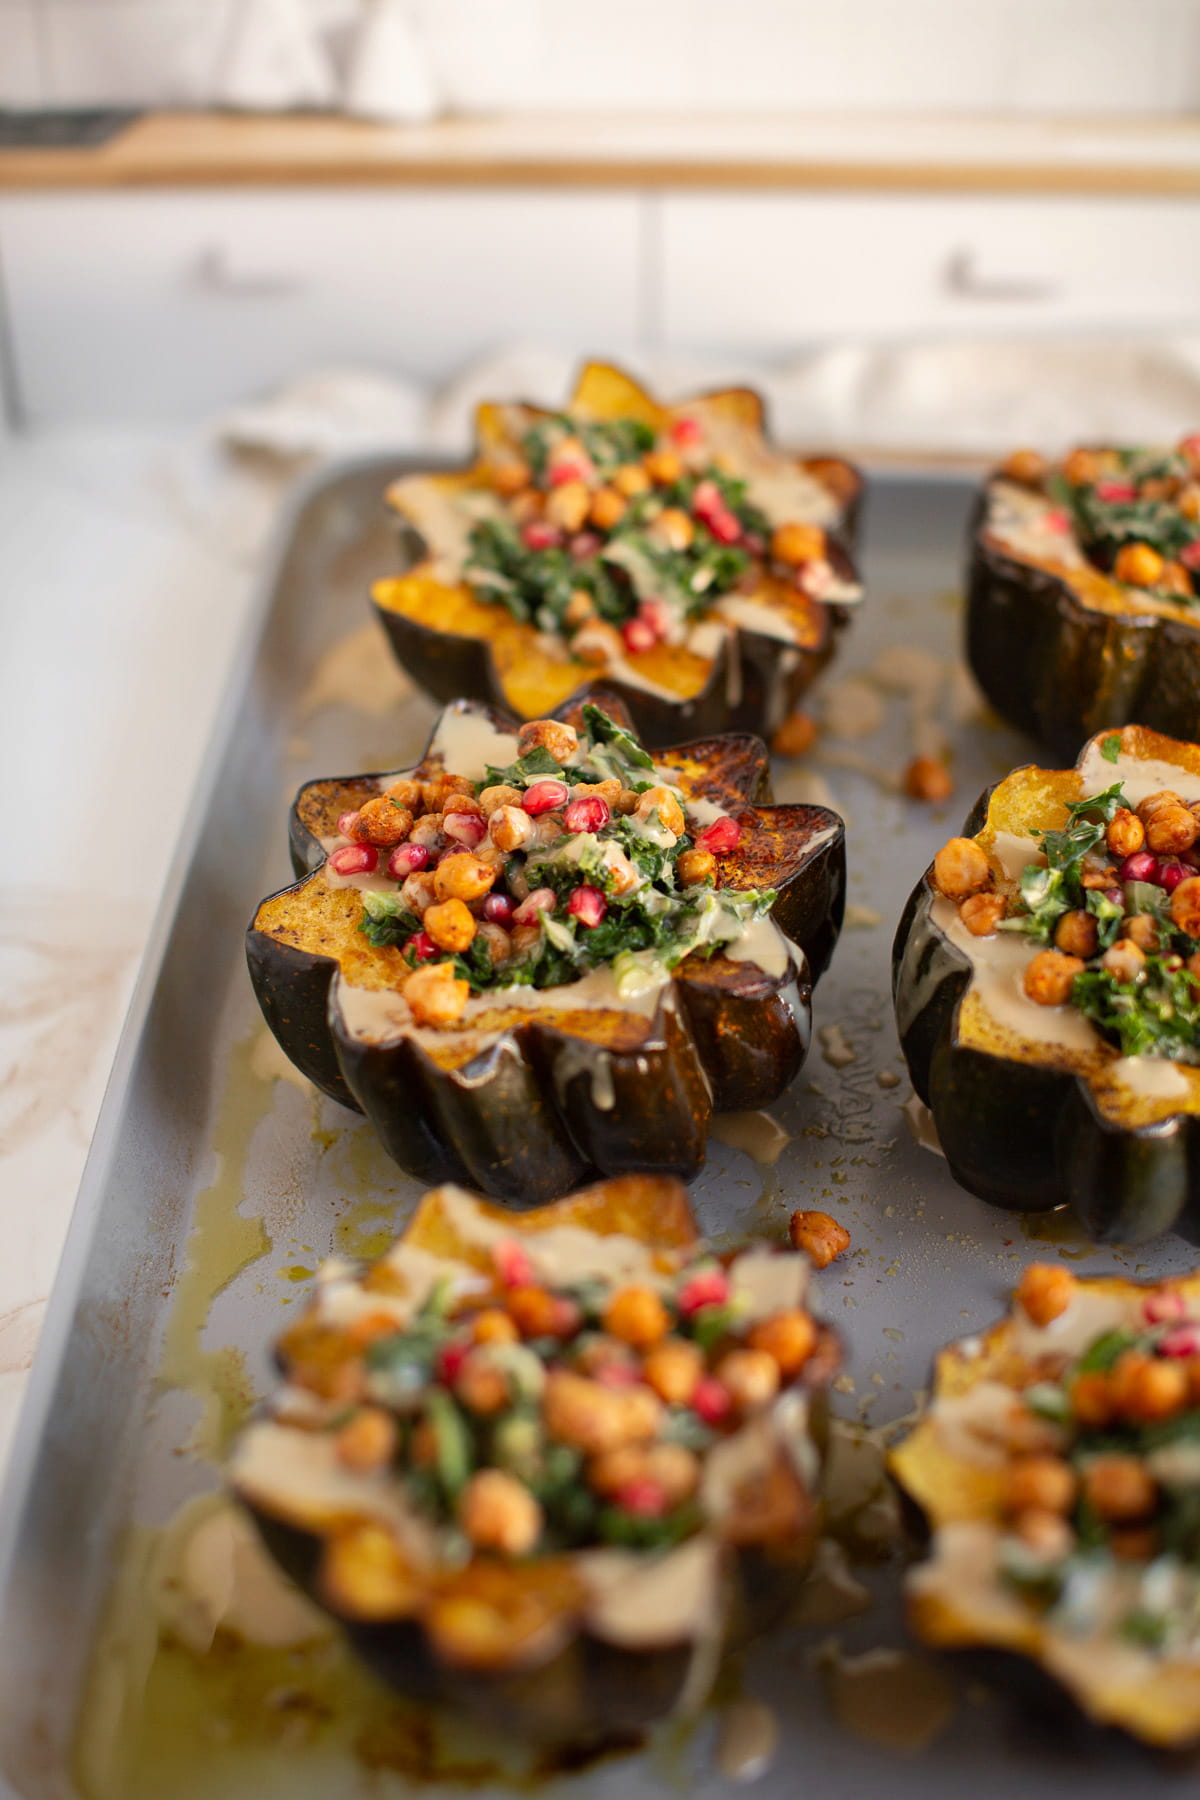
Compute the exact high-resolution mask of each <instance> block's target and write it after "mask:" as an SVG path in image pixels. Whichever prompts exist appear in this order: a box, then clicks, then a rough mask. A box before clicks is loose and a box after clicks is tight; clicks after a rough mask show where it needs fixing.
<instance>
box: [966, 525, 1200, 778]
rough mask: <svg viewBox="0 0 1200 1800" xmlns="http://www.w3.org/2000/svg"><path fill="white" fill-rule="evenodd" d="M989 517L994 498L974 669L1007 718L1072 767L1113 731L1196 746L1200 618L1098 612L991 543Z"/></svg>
mask: <svg viewBox="0 0 1200 1800" xmlns="http://www.w3.org/2000/svg"><path fill="white" fill-rule="evenodd" d="M986 514H987V496H986V493H985V495H984V498H983V500H982V501H981V503H980V505H979V507H978V508H977V510H976V513H975V517H974V519H973V521H972V524H971V531H970V554H969V566H968V571H967V661H968V663H969V664H970V667H971V672H972V674H973V675H974V677H975V679H976V681H977V682H978V683H979V686H980V688H981V689H982V690H983V692H984V694H985V695H986V696H987V698H988V700H989V701H990V702H991V704H992V706H994V707H995V709H996V711H997V712H998V713H999V714H1000V717H1001V718H1002V719H1005V720H1007V722H1008V723H1009V724H1010V725H1015V726H1017V727H1018V728H1019V729H1020V730H1022V731H1025V732H1028V734H1029V736H1030V737H1032V738H1034V739H1036V741H1037V742H1038V743H1039V744H1042V745H1044V746H1045V748H1046V749H1047V750H1048V751H1049V752H1050V753H1051V754H1053V755H1054V756H1055V757H1057V758H1059V759H1060V760H1061V761H1062V762H1064V763H1071V762H1073V761H1074V760H1075V757H1076V755H1077V754H1078V752H1079V747H1080V745H1081V744H1082V743H1083V742H1084V741H1085V739H1087V738H1089V737H1092V736H1094V735H1095V733H1096V732H1098V731H1104V730H1106V729H1107V728H1109V727H1110V726H1118V725H1127V724H1134V723H1136V724H1138V725H1146V726H1149V727H1151V728H1152V729H1153V730H1155V731H1161V732H1163V733H1165V735H1166V736H1168V737H1176V738H1183V739H1185V740H1191V739H1193V738H1194V737H1195V735H1196V731H1197V725H1198V722H1200V612H1198V613H1197V621H1196V625H1195V626H1190V625H1185V624H1182V623H1181V622H1180V621H1178V620H1176V619H1167V618H1162V617H1160V616H1158V615H1157V614H1153V613H1128V614H1123V615H1118V614H1110V613H1103V612H1097V611H1095V610H1094V609H1093V608H1091V607H1087V606H1084V605H1083V603H1082V602H1081V601H1080V600H1079V599H1078V597H1077V596H1076V595H1075V594H1074V593H1073V592H1072V590H1071V588H1070V586H1069V584H1068V583H1067V582H1066V581H1064V580H1063V579H1062V578H1061V577H1060V576H1057V575H1051V574H1049V573H1048V572H1047V571H1046V570H1044V569H1040V568H1038V567H1036V566H1035V565H1034V564H1032V563H1027V562H1023V561H1022V560H1021V559H1020V558H1019V557H1016V556H1013V555H1011V554H1004V553H1003V552H1001V551H999V550H997V549H995V548H994V547H993V546H992V545H991V544H989V543H988V541H987V537H986V532H985V529H984V521H985V519H986Z"/></svg>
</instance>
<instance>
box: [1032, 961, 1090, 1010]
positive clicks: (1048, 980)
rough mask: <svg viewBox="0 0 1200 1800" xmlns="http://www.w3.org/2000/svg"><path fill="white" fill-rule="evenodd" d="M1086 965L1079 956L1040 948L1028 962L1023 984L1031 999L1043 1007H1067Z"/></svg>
mask: <svg viewBox="0 0 1200 1800" xmlns="http://www.w3.org/2000/svg"><path fill="white" fill-rule="evenodd" d="M1083 970H1084V964H1083V962H1082V960H1081V958H1079V957H1078V956H1064V955H1063V953H1062V951H1061V950H1039V951H1038V953H1037V955H1036V956H1035V957H1034V958H1033V959H1032V960H1031V961H1030V962H1029V963H1027V964H1026V967H1025V979H1024V982H1023V984H1022V985H1023V986H1024V989H1025V992H1026V993H1027V994H1028V995H1029V998H1030V999H1031V1000H1036V1001H1037V1003H1038V1005H1039V1006H1065V1005H1066V1003H1067V1001H1068V1000H1069V999H1070V998H1071V989H1072V988H1073V987H1074V985H1075V977H1076V976H1077V975H1082V974H1083Z"/></svg>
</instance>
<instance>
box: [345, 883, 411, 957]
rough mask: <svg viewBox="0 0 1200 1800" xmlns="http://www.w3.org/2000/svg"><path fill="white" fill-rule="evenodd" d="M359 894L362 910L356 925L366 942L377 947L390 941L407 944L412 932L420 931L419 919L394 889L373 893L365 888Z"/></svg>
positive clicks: (381, 946)
mask: <svg viewBox="0 0 1200 1800" xmlns="http://www.w3.org/2000/svg"><path fill="white" fill-rule="evenodd" d="M362 898H363V908H364V911H363V916H362V918H361V919H360V920H359V922H358V929H359V930H360V931H361V932H362V934H363V936H364V937H365V938H366V940H367V942H368V943H369V944H374V945H376V947H377V948H381V949H382V948H383V947H385V946H387V945H390V944H407V942H408V940H409V938H410V937H412V935H413V933H414V932H417V931H420V929H421V921H420V919H419V918H418V917H417V915H416V913H414V912H412V911H410V909H409V908H408V907H407V906H406V905H405V903H404V901H403V900H402V899H401V898H400V894H399V892H398V891H397V892H396V893H394V894H377V893H374V892H373V891H372V890H371V889H370V888H367V889H366V890H365V891H364V893H363V897H362Z"/></svg>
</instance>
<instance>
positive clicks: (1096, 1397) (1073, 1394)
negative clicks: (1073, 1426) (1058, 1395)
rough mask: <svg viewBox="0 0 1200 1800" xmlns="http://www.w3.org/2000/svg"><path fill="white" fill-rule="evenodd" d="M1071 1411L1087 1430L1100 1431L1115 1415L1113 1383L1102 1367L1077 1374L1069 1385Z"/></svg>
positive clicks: (1115, 1404) (1110, 1422)
mask: <svg viewBox="0 0 1200 1800" xmlns="http://www.w3.org/2000/svg"><path fill="white" fill-rule="evenodd" d="M1070 1401H1071V1411H1072V1413H1073V1414H1074V1415H1075V1417H1076V1419H1078V1421H1079V1423H1080V1424H1081V1425H1082V1426H1084V1427H1085V1428H1086V1429H1087V1430H1089V1431H1102V1430H1103V1428H1104V1427H1105V1426H1106V1425H1111V1424H1112V1422H1113V1420H1114V1419H1115V1418H1116V1416H1117V1403H1116V1398H1115V1396H1114V1394H1113V1385H1112V1382H1111V1381H1110V1380H1109V1377H1108V1375H1107V1373H1106V1372H1105V1371H1104V1370H1103V1369H1093V1370H1092V1371H1090V1372H1089V1373H1087V1374H1084V1375H1077V1376H1076V1377H1075V1379H1074V1381H1073V1382H1072V1383H1071V1387H1070Z"/></svg>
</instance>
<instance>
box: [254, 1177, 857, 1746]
mask: <svg viewBox="0 0 1200 1800" xmlns="http://www.w3.org/2000/svg"><path fill="white" fill-rule="evenodd" d="M810 1267H811V1265H810V1264H809V1262H808V1260H807V1258H806V1257H804V1256H802V1255H797V1254H795V1253H793V1252H782V1251H780V1252H774V1251H772V1250H770V1249H768V1248H767V1247H766V1246H761V1245H760V1246H755V1245H750V1246H749V1247H747V1248H745V1249H743V1250H741V1251H738V1252H730V1253H728V1254H722V1255H721V1256H720V1257H717V1256H714V1255H712V1254H710V1253H708V1252H706V1250H705V1248H704V1246H703V1244H701V1243H698V1242H697V1241H696V1236H695V1231H694V1227H693V1224H692V1219H691V1215H690V1213H689V1210H688V1204H687V1196H686V1193H685V1191H684V1189H683V1188H682V1187H681V1186H680V1184H679V1183H678V1182H676V1181H673V1180H670V1179H668V1178H665V1177H651V1176H635V1177H627V1178H625V1179H622V1180H617V1181H610V1182H607V1183H605V1184H603V1185H601V1186H598V1187H594V1188H591V1189H589V1190H586V1191H584V1192H582V1193H579V1194H576V1195H574V1196H573V1197H572V1198H570V1199H568V1200H563V1201H560V1202H559V1203H558V1204H556V1205H554V1206H550V1207H547V1208H545V1209H543V1210H542V1211H540V1212H538V1213H528V1214H524V1215H522V1216H520V1217H519V1218H514V1217H512V1216H511V1215H510V1214H507V1213H504V1212H503V1211H501V1210H500V1209H499V1208H497V1207H493V1206H488V1205H486V1204H484V1203H482V1202H480V1201H477V1200H475V1199H474V1198H473V1197H472V1196H470V1195H469V1194H466V1193H464V1192H463V1191H462V1190H461V1189H458V1188H454V1187H444V1188H441V1189H439V1190H437V1191H435V1192H433V1193H430V1194H427V1195H426V1196H425V1198H424V1199H423V1200H422V1202H421V1204H420V1206H419V1207H418V1209H417V1212H416V1214H415V1217H414V1219H413V1221H412V1223H411V1224H410V1226H409V1227H408V1230H407V1231H406V1232H405V1234H404V1236H403V1237H402V1238H401V1239H400V1240H399V1241H398V1242H397V1243H396V1244H395V1245H394V1246H393V1248H392V1249H391V1250H390V1251H389V1252H388V1253H387V1254H386V1255H385V1256H384V1257H383V1258H382V1259H381V1260H380V1261H379V1262H377V1263H375V1264H373V1265H372V1266H370V1267H365V1268H364V1267H356V1266H353V1265H350V1264H347V1263H345V1262H334V1263H330V1264H327V1265H326V1266H325V1268H324V1269H323V1270H322V1271H321V1273H320V1275H319V1277H318V1285H317V1292H316V1296H315V1298H314V1300H313V1302H312V1304H311V1306H310V1307H309V1309H308V1311H307V1312H306V1313H305V1314H304V1316H303V1317H302V1318H300V1319H299V1320H298V1321H297V1322H296V1324H294V1325H293V1326H292V1327H291V1328H290V1329H289V1330H288V1331H287V1332H286V1333H285V1335H284V1337H283V1338H282V1340H281V1341H280V1343H279V1346H278V1360H279V1362H280V1365H281V1368H282V1371H283V1376H284V1386H283V1387H282V1388H281V1389H280V1391H279V1392H277V1394H276V1395H275V1397H274V1399H273V1400H272V1401H271V1403H270V1404H269V1406H268V1407H267V1408H266V1411H265V1414H264V1416H263V1417H262V1418H260V1419H259V1420H258V1421H257V1422H255V1423H253V1424H252V1425H250V1426H249V1427H248V1428H247V1430H246V1431H245V1432H244V1433H243V1435H242V1437H241V1439H240V1440H239V1442H238V1444H237V1445H236V1446H235V1450H234V1453H233V1457H232V1463H231V1467H230V1470H229V1475H230V1479H231V1481H232V1484H233V1487H234V1490H235V1492H236V1493H237V1494H238V1495H239V1496H240V1498H241V1499H242V1501H243V1502H244V1503H245V1504H246V1505H247V1507H248V1508H249V1509H250V1511H251V1513H252V1515H253V1517H254V1518H255V1520H256V1522H257V1523H258V1526H259V1529H260V1531H261V1533H262V1535H263V1538H264V1540H265V1542H266V1544H267V1545H268V1547H269V1548H270V1549H271V1550H272V1551H273V1553H274V1554H275V1555H276V1556H277V1558H278V1559H279V1561H280V1563H281V1564H282V1566H283V1567H284V1568H285V1569H286V1570H287V1571H288V1573H289V1574H290V1575H291V1576H292V1577H293V1578H294V1579H295V1580H296V1581H298V1582H299V1584H300V1585H301V1586H302V1587H303V1588H304V1589H305V1590H306V1591H307V1592H308V1593H309V1594H310V1595H311V1596H312V1597H313V1598H315V1599H316V1600H317V1601H318V1602H319V1603H320V1604H321V1605H322V1606H324V1607H325V1608H326V1609H327V1610H328V1611H330V1612H331V1613H332V1614H333V1615H334V1616H335V1617H336V1618H338V1619H339V1620H341V1621H342V1622H343V1623H344V1625H345V1628H346V1630H347V1632H348V1634H349V1636H350V1638H351V1641H352V1642H353V1644H354V1646H355V1648H356V1649H357V1651H358V1652H359V1653H360V1654H361V1655H362V1656H363V1658H364V1659H365V1660H366V1661H367V1662H368V1663H369V1664H370V1665H371V1666H372V1668H374V1670H375V1671H376V1672H377V1673H378V1674H379V1675H380V1676H381V1677H382V1678H383V1679H384V1680H385V1681H388V1682H390V1683H393V1684H394V1685H395V1686H396V1687H398V1688H400V1689H401V1690H402V1691H403V1692H404V1693H405V1694H407V1695H409V1696H411V1697H413V1698H415V1699H417V1700H429V1701H445V1702H448V1703H450V1704H452V1705H456V1706H460V1707H464V1708H470V1709H472V1710H474V1711H477V1712H482V1713H484V1714H485V1715H487V1716H489V1717H491V1718H492V1719H493V1720H494V1721H495V1722H496V1723H497V1724H498V1725H499V1726H500V1727H501V1728H502V1729H504V1730H505V1731H508V1732H512V1731H518V1732H521V1733H522V1734H525V1735H530V1736H534V1737H537V1738H541V1739H545V1740H550V1741H555V1742H566V1741H579V1740H589V1739H590V1740H596V1739H603V1738H606V1737H611V1736H613V1735H616V1734H621V1733H628V1732H629V1731H631V1730H638V1729H640V1728H642V1727H644V1726H646V1725H648V1724H650V1723H653V1722H654V1721H655V1720H657V1719H659V1718H661V1717H662V1716H663V1715H664V1714H666V1713H668V1712H670V1711H672V1710H673V1709H675V1708H678V1707H694V1706H696V1705H698V1704H699V1703H700V1702H701V1701H702V1700H703V1699H704V1698H705V1696H706V1693H707V1689H708V1686H709V1684H710V1683H711V1681H712V1678H713V1675H714V1673H715V1668H716V1660H717V1657H718V1655H719V1653H720V1649H721V1644H722V1640H723V1638H724V1636H725V1634H726V1631H727V1629H728V1628H729V1626H730V1624H731V1622H732V1609H734V1608H735V1607H736V1608H737V1611H738V1614H739V1623H740V1624H741V1625H742V1626H743V1627H745V1626H747V1625H748V1626H750V1627H751V1628H753V1627H755V1626H760V1625H762V1624H765V1623H769V1622H770V1621H771V1620H772V1619H773V1618H774V1617H778V1615H779V1613H780V1611H781V1610H782V1608H783V1607H785V1606H786V1603H787V1601H788V1598H789V1597H790V1595H791V1594H792V1593H793V1592H794V1590H795V1585H796V1583H797V1582H798V1581H799V1579H800V1578H801V1577H802V1575H803V1573H804V1570H805V1568H806V1566H807V1564H808V1561H809V1558H810V1556H811V1554H812V1550H813V1546H814V1544H815V1541H816V1537H817V1534H818V1531H819V1504H818V1500H817V1484H818V1477H819V1471H820V1451H819V1448H818V1443H819V1441H820V1439H821V1438H822V1435H823V1433H822V1419H823V1403H822V1394H821V1390H822V1389H823V1388H824V1387H825V1385H826V1384H827V1383H828V1381H829V1380H830V1378H831V1376H832V1375H833V1374H834V1372H835V1371H836V1368H837V1363H838V1349H837V1343H836V1340H835V1338H834V1337H833V1335H832V1333H830V1332H829V1331H828V1330H827V1329H826V1328H825V1327H823V1326H821V1325H819V1324H818V1323H817V1322H816V1321H815V1320H814V1318H813V1316H812V1313H811V1311H810V1310H809V1308H808V1305H807V1299H806V1295H807V1287H808V1279H809V1271H810ZM814 1433H815V1435H814Z"/></svg>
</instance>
